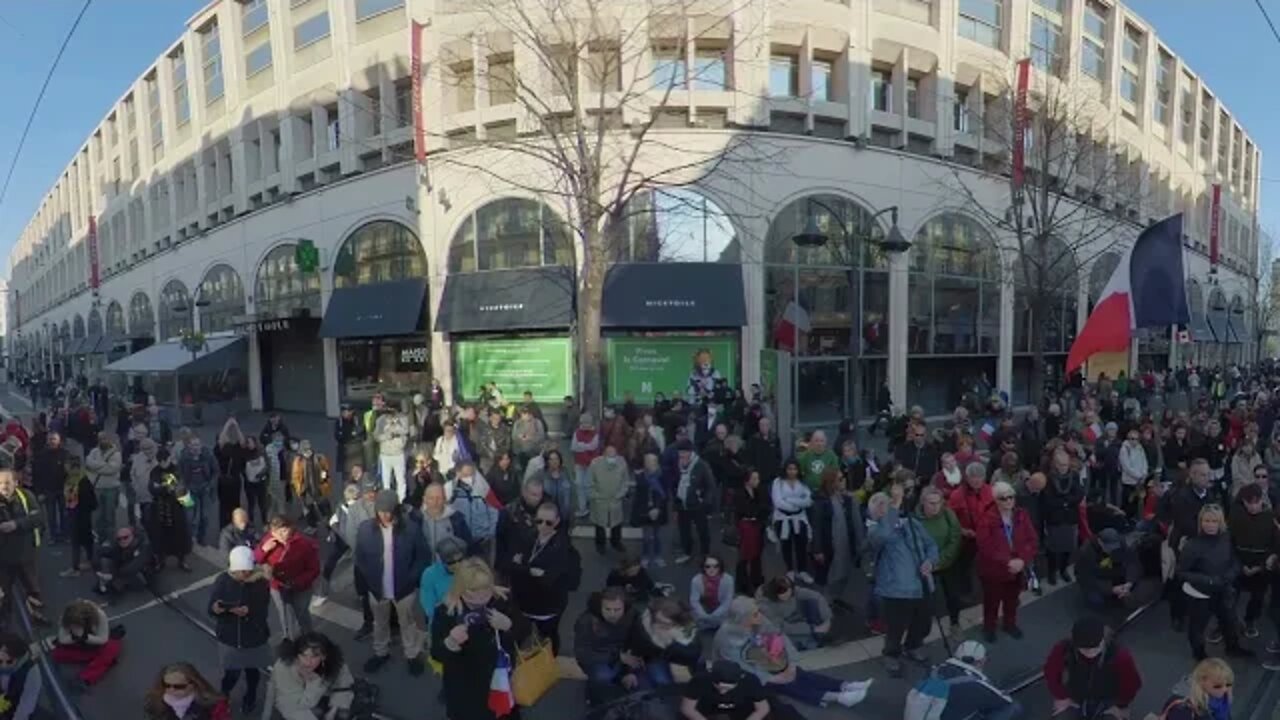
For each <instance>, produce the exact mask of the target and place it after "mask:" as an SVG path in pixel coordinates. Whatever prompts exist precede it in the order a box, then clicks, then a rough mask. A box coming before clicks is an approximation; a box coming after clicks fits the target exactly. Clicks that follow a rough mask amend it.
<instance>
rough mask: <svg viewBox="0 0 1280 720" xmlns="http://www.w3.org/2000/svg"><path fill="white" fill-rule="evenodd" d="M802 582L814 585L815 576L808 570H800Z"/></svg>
mask: <svg viewBox="0 0 1280 720" xmlns="http://www.w3.org/2000/svg"><path fill="white" fill-rule="evenodd" d="M800 582H802V583H804V584H805V585H812V584H813V576H812V575H810V574H809V573H807V572H803V571H801V572H800Z"/></svg>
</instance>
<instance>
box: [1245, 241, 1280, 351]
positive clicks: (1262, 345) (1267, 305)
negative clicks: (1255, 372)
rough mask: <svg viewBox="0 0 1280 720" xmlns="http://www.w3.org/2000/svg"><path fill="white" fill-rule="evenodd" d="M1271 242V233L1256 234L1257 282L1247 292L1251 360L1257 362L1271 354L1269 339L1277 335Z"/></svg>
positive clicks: (1279, 315) (1279, 309)
mask: <svg viewBox="0 0 1280 720" xmlns="http://www.w3.org/2000/svg"><path fill="white" fill-rule="evenodd" d="M1275 251H1276V248H1275V243H1274V241H1273V240H1272V238H1271V233H1269V232H1267V231H1265V230H1260V231H1259V232H1258V265H1257V268H1258V282H1257V285H1256V287H1255V288H1254V289H1253V292H1251V293H1249V295H1248V297H1249V308H1248V310H1249V314H1250V315H1251V316H1252V317H1253V341H1254V358H1253V359H1254V361H1255V362H1257V361H1260V360H1262V359H1263V358H1265V357H1270V356H1272V355H1273V354H1274V352H1275V351H1274V350H1273V349H1272V348H1270V347H1268V345H1269V343H1270V342H1271V339H1272V338H1274V337H1276V336H1277V334H1278V333H1280V327H1277V325H1280V305H1278V304H1277V302H1276V297H1275V293H1276V292H1277V291H1278V290H1280V287H1277V286H1276V277H1275V268H1274V267H1272V264H1273V263H1274V262H1275V259H1276V258H1275Z"/></svg>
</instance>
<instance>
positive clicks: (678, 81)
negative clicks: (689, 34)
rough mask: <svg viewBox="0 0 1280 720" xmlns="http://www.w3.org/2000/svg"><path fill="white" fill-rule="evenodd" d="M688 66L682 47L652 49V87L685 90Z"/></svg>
mask: <svg viewBox="0 0 1280 720" xmlns="http://www.w3.org/2000/svg"><path fill="white" fill-rule="evenodd" d="M688 87H689V86H688V68H687V66H686V63H685V56H684V51H683V49H682V48H674V47H663V48H654V50H653V89H655V90H663V91H665V90H667V89H671V90H685V89H687V88H688Z"/></svg>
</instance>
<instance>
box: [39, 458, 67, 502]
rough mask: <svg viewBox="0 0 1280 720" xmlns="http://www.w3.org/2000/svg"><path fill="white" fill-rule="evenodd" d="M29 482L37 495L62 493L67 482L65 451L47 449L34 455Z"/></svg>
mask: <svg viewBox="0 0 1280 720" xmlns="http://www.w3.org/2000/svg"><path fill="white" fill-rule="evenodd" d="M31 480H32V484H33V485H34V489H35V491H36V494H37V495H53V494H55V493H60V492H62V487H63V485H64V484H65V483H66V480H67V450H66V448H63V447H57V448H49V447H46V448H45V449H44V450H41V451H40V452H37V453H36V456H35V459H34V460H33V461H32V463H31Z"/></svg>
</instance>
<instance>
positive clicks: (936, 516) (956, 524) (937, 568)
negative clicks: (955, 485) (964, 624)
mask: <svg viewBox="0 0 1280 720" xmlns="http://www.w3.org/2000/svg"><path fill="white" fill-rule="evenodd" d="M916 518H917V519H918V520H919V521H920V524H921V525H923V526H924V529H925V530H926V531H927V532H928V533H929V537H931V538H933V542H934V543H936V544H937V546H938V563H937V564H936V565H934V566H933V577H934V579H935V580H936V581H937V582H936V583H935V585H937V586H938V587H940V588H942V595H943V597H944V598H945V600H946V603H947V615H948V616H949V618H950V620H951V634H952V635H959V633H960V610H961V609H962V608H961V602H960V594H961V589H962V587H963V583H964V578H963V577H961V575H960V573H959V571H957V570H954V569H953V568H954V566H955V563H956V558H957V557H958V556H959V555H960V544H961V541H962V540H963V536H962V535H961V534H960V521H959V520H958V519H957V518H956V514H955V513H954V512H952V511H951V508H949V507H947V503H946V500H945V498H943V496H942V491H941V490H939V489H938V488H936V487H934V486H932V485H929V486H926V487H925V488H924V490H922V491H920V506H919V508H917V510H916Z"/></svg>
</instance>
